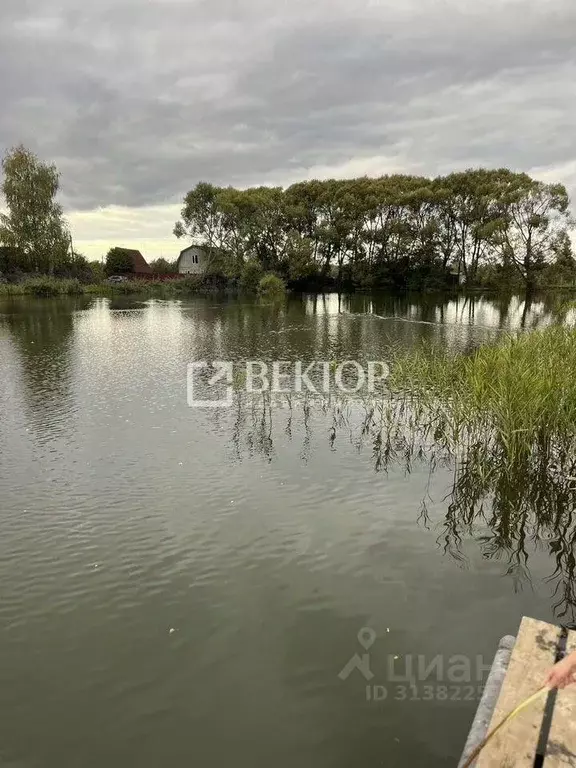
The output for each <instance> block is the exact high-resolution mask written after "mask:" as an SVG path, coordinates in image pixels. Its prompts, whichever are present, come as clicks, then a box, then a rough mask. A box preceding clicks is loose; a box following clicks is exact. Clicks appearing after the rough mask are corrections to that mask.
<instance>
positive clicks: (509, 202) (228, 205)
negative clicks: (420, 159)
mask: <svg viewBox="0 0 576 768" xmlns="http://www.w3.org/2000/svg"><path fill="white" fill-rule="evenodd" d="M570 224H571V222H570V219H569V215H568V194H567V192H566V190H565V188H564V187H563V186H561V185H550V184H544V183H542V182H539V181H535V180H534V179H531V178H530V177H529V176H527V175H526V174H523V173H513V172H512V171H508V170H506V169H499V170H483V169H478V170H468V171H463V172H459V173H453V174H450V175H449V176H444V177H439V178H436V179H427V178H424V177H418V176H404V175H396V176H383V177H381V178H377V179H369V178H360V179H346V180H335V179H329V180H327V181H307V182H300V183H298V184H294V185H292V186H291V187H289V188H288V189H286V190H282V189H281V188H278V187H272V188H269V187H257V188H253V189H246V190H237V189H232V188H230V187H228V188H221V187H215V186H214V185H211V184H206V183H204V182H201V183H200V184H198V185H197V186H196V187H195V188H194V189H193V190H192V191H191V192H189V193H188V195H187V196H186V198H185V201H184V207H183V209H182V219H181V220H180V221H179V222H178V223H177V224H176V226H175V230H174V232H175V234H176V235H177V236H178V237H182V236H184V235H189V236H191V237H194V238H198V237H200V238H202V240H203V241H204V243H205V247H207V248H208V250H209V251H210V252H216V251H217V252H218V253H219V254H220V271H221V272H222V274H224V275H226V276H228V277H229V278H235V279H236V278H238V277H239V278H240V285H241V286H243V287H245V288H246V289H251V290H254V288H255V287H256V286H257V283H258V280H259V279H260V277H261V276H262V273H263V272H274V273H275V274H277V275H278V276H281V277H283V278H284V279H285V280H287V281H288V282H289V284H290V285H291V286H295V287H305V286H316V287H321V286H329V285H331V284H335V285H336V286H343V287H360V288H378V287H385V288H392V289H413V290H423V289H431V290H434V289H441V288H446V287H454V284H455V279H456V281H457V278H455V275H460V276H461V278H462V280H461V282H463V283H464V284H465V285H466V286H468V287H475V286H481V285H482V284H485V285H487V286H494V287H498V288H500V289H501V288H503V287H505V285H508V286H509V287H512V286H521V287H525V288H527V289H531V288H532V287H534V286H539V285H543V284H545V283H546V282H547V281H548V280H552V281H554V280H556V281H557V280H561V281H566V280H569V279H570V276H571V275H572V274H573V272H572V269H573V260H572V253H571V247H570V240H569V238H568V237H567V235H566V231H567V229H568V227H569V226H570ZM552 264H558V267H557V269H556V270H555V271H554V270H551V269H550V266H551V265H552ZM256 265H258V266H256ZM258 272H260V274H259V275H258Z"/></svg>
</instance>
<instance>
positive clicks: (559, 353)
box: [389, 326, 576, 468]
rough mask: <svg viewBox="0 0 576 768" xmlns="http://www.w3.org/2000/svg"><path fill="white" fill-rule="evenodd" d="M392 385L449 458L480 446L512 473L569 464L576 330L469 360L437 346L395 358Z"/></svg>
mask: <svg viewBox="0 0 576 768" xmlns="http://www.w3.org/2000/svg"><path fill="white" fill-rule="evenodd" d="M392 357H393V364H392V366H391V376H390V380H389V385H390V388H391V391H392V393H393V396H394V397H395V398H399V399H400V400H401V401H403V402H404V403H406V404H407V405H408V406H409V410H410V418H411V419H412V420H414V421H415V423H416V425H417V426H418V427H419V428H420V429H423V430H424V431H425V433H426V435H427V436H430V437H432V438H433V440H434V442H436V443H443V444H444V445H445V446H446V447H447V448H451V449H452V451H453V452H454V453H461V450H462V449H464V450H470V449H472V448H475V449H478V448H484V449H485V450H486V451H489V452H490V453H491V454H492V456H499V457H501V458H502V460H503V462H504V464H505V465H506V466H509V467H515V468H517V467H518V466H519V465H521V464H523V463H525V462H527V461H529V460H530V459H531V458H534V456H535V455H539V456H540V457H542V456H546V457H548V458H554V460H555V461H556V462H560V464H561V465H563V463H565V462H566V461H567V460H569V459H571V456H572V452H573V448H574V447H575V441H576V376H575V375H574V372H576V331H574V330H572V329H570V328H567V327H562V326H553V327H550V328H546V329H544V330H541V331H534V332H532V333H526V334H519V335H517V336H508V337H506V338H504V339H502V340H501V341H499V342H497V343H495V344H491V345H485V346H481V347H479V348H478V349H476V350H475V351H474V352H472V353H471V354H468V355H463V354H454V353H450V352H447V351H446V350H443V349H441V348H440V347H438V346H430V347H422V348H420V349H418V350H416V351H408V352H397V351H396V352H395V353H393V355H392Z"/></svg>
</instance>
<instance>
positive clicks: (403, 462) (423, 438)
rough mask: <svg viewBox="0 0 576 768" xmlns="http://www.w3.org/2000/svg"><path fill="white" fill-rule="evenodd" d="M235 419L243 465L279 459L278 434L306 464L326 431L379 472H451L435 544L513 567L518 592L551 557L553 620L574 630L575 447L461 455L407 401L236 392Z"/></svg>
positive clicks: (473, 448)
mask: <svg viewBox="0 0 576 768" xmlns="http://www.w3.org/2000/svg"><path fill="white" fill-rule="evenodd" d="M233 412H234V418H233V427H232V437H231V446H232V452H233V455H234V457H235V458H236V459H237V460H242V459H244V458H249V457H253V456H255V455H259V456H262V457H264V458H265V459H266V460H267V461H272V460H273V459H274V457H275V450H276V449H275V446H274V441H275V435H276V436H278V434H279V431H278V430H280V433H283V434H284V435H285V436H287V437H288V438H289V439H292V438H293V437H294V436H295V435H296V434H298V436H299V437H300V439H301V447H300V457H301V459H302V461H303V462H307V461H308V459H309V457H310V452H311V450H312V437H313V434H314V431H315V429H316V430H318V429H320V430H322V431H323V432H324V434H326V436H327V439H326V445H327V447H328V449H330V450H335V443H336V441H337V440H341V439H342V438H344V439H346V440H349V441H350V443H351V444H352V445H353V446H354V448H355V449H356V450H358V451H359V452H363V453H368V452H369V453H370V456H371V462H372V465H373V468H374V470H375V471H376V472H386V471H388V470H389V469H391V468H392V467H401V468H402V469H403V470H404V472H405V473H407V474H410V473H411V472H412V471H413V468H414V466H415V465H416V464H417V465H418V467H419V469H421V468H422V467H423V466H424V467H426V469H427V471H428V472H429V478H431V477H432V476H433V475H434V473H436V472H437V471H443V472H445V473H447V474H448V473H449V476H450V477H451V481H450V489H449V492H448V494H447V495H446V496H445V498H444V499H443V500H442V501H444V503H445V514H444V518H443V520H442V522H441V524H440V528H441V531H440V535H439V536H438V539H437V542H438V545H439V546H440V547H441V548H442V550H443V552H444V553H445V554H447V555H449V556H450V557H452V558H454V559H455V560H457V561H458V562H460V563H466V562H467V555H466V553H465V547H464V545H465V544H466V543H467V542H469V541H474V542H475V543H476V545H477V546H478V547H479V549H480V552H481V554H482V557H483V558H484V559H486V560H500V561H502V562H503V563H505V567H506V570H505V573H506V575H507V576H509V577H511V578H512V579H513V582H514V586H515V588H521V587H522V586H523V585H525V584H528V585H531V575H530V570H529V567H528V562H529V557H530V554H531V553H532V552H534V551H541V552H544V553H547V554H548V555H549V556H550V558H551V560H552V562H553V563H554V570H553V572H552V573H550V574H549V575H548V577H547V579H546V581H547V582H548V583H549V584H551V586H552V592H553V608H554V612H555V614H556V616H557V617H558V618H559V619H560V620H562V621H564V622H565V623H567V624H573V623H574V622H575V621H576V585H575V580H574V579H575V570H576V557H575V554H574V548H575V545H576V520H575V517H574V515H573V512H574V509H575V507H576V459H575V458H573V457H572V456H571V454H570V451H569V450H568V447H567V448H566V450H562V449H560V448H559V446H557V445H556V446H554V448H552V447H550V446H549V447H548V450H545V451H538V452H536V453H535V454H534V455H531V456H528V457H524V458H523V459H521V460H519V462H518V463H517V465H515V466H511V465H510V463H509V462H508V461H506V460H505V457H503V455H502V453H501V451H499V450H497V449H496V448H495V446H494V445H493V444H491V443H490V442H488V443H483V442H482V441H481V440H478V439H476V441H473V440H471V439H470V436H469V439H468V441H467V442H466V444H465V445H464V446H463V447H462V446H460V447H458V448H457V449H455V448H454V445H453V444H452V443H451V442H450V441H449V440H447V439H446V437H445V434H444V432H443V431H442V429H440V428H439V427H438V424H437V423H436V426H435V427H434V425H433V424H432V423H430V422H428V423H426V421H425V420H423V419H422V418H421V416H422V414H419V413H418V412H417V406H415V405H414V404H413V403H412V404H408V403H407V402H406V400H397V401H393V400H384V401H379V402H377V403H369V402H364V403H359V402H358V401H348V400H345V399H342V398H340V397H327V398H325V399H318V398H313V397H309V396H308V397H307V396H302V397H296V396H295V395H283V396H282V398H281V399H279V398H274V396H271V395H270V394H269V393H266V394H261V395H258V396H248V395H246V394H245V393H239V392H237V393H236V394H235V401H234V405H233ZM476 437H478V436H476ZM429 485H430V483H429V484H428V491H427V494H428V493H429ZM430 501H435V502H437V501H439V500H438V499H431V497H430V496H429V495H427V496H426V497H425V498H423V499H422V500H421V502H420V506H419V508H418V509H415V517H416V518H417V521H418V523H419V524H420V525H423V526H426V527H428V528H431V520H430V518H429V515H428V504H429V502H430Z"/></svg>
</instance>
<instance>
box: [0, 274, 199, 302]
mask: <svg viewBox="0 0 576 768" xmlns="http://www.w3.org/2000/svg"><path fill="white" fill-rule="evenodd" d="M213 289H214V286H213V285H212V284H211V283H210V282H209V281H204V280H202V279H201V278H187V279H185V280H170V281H166V282H160V281H158V282H154V281H150V280H127V281H126V282H123V283H88V284H86V283H81V282H80V281H79V280H75V279H72V280H70V279H63V278H56V277H30V278H27V279H25V280H22V281H20V282H18V283H0V296H37V297H54V296H73V295H76V296H79V295H83V294H88V295H95V296H112V295H122V294H141V295H142V294H143V295H148V296H158V297H166V298H169V297H171V296H178V295H181V294H186V293H196V292H202V291H205V290H213Z"/></svg>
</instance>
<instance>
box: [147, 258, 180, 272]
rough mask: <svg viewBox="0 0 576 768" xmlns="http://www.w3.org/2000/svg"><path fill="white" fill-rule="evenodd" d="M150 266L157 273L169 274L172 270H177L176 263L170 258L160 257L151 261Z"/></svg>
mask: <svg viewBox="0 0 576 768" xmlns="http://www.w3.org/2000/svg"><path fill="white" fill-rule="evenodd" d="M150 267H151V268H152V272H154V274H155V275H169V274H171V273H172V272H176V265H175V264H174V262H172V261H168V259H164V258H163V257H160V258H159V259H155V260H154V261H151V262H150Z"/></svg>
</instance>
